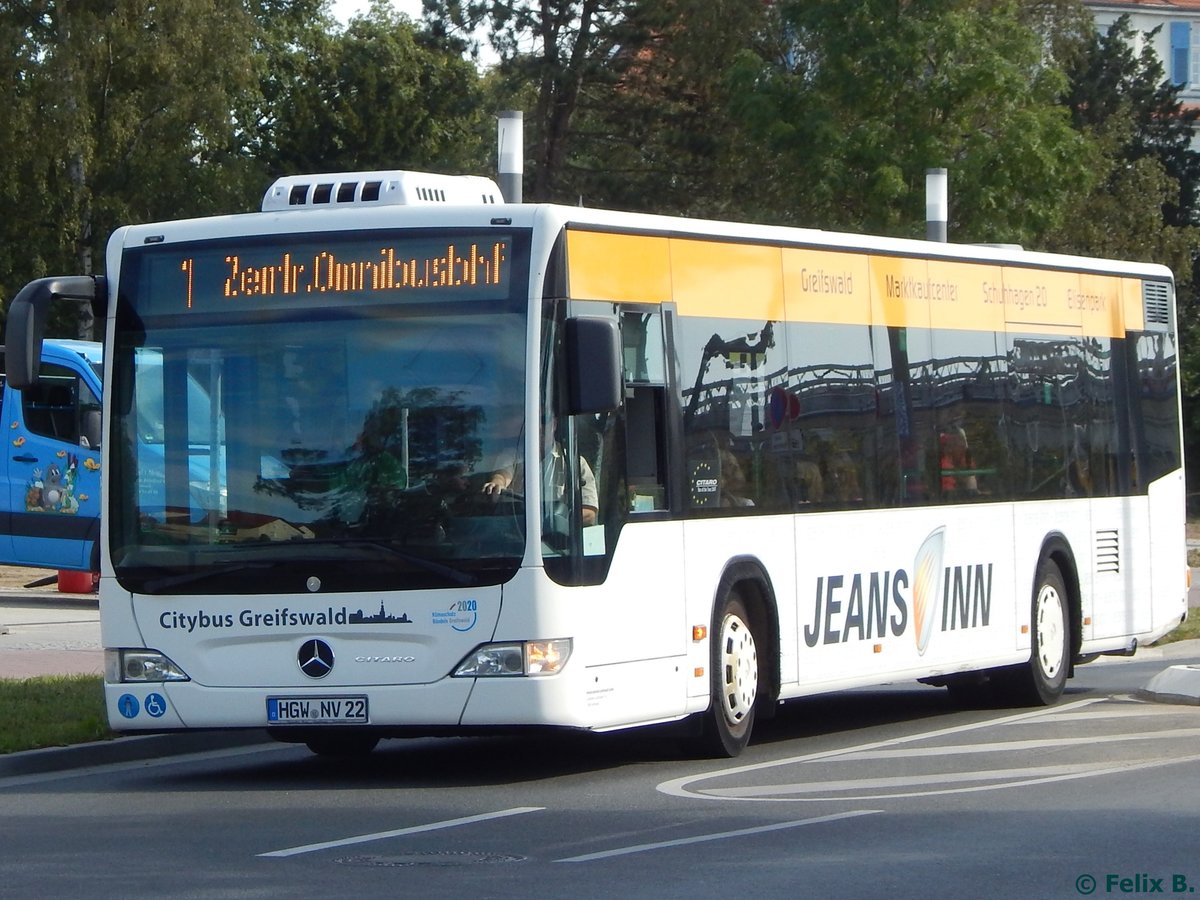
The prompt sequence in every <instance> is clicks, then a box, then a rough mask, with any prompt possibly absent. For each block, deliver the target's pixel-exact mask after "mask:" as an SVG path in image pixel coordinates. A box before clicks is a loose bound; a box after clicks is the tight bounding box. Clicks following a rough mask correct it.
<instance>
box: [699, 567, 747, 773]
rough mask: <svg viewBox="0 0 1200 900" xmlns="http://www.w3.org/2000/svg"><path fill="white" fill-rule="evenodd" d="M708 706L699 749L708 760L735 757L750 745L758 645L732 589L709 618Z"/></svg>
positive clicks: (743, 606)
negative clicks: (709, 687)
mask: <svg viewBox="0 0 1200 900" xmlns="http://www.w3.org/2000/svg"><path fill="white" fill-rule="evenodd" d="M711 647H712V653H711V657H710V665H711V672H712V675H711V680H710V684H711V690H712V702H711V705H710V706H709V709H708V714H707V719H706V720H705V723H704V732H703V738H702V749H703V751H704V752H705V754H706V755H709V756H726V757H733V756H737V755H738V754H739V753H741V752H742V751H743V750H745V749H746V745H747V744H748V743H750V733H751V732H752V731H753V730H754V703H755V701H756V700H757V699H758V681H759V677H760V671H759V662H758V641H757V639H756V637H755V634H754V628H753V625H752V622H751V619H750V616H749V614H748V613H747V612H746V606H745V604H744V603H743V602H742V599H741V597H740V596H739V594H738V590H737V588H736V587H735V588H732V589H731V590H730V591H729V593H728V594H727V595H726V597H725V600H724V601H723V602H722V603H721V605H720V607H719V608H718V609H717V613H716V615H715V616H714V617H713V636H712V641H711Z"/></svg>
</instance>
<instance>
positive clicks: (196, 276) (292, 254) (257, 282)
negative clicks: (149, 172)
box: [137, 233, 512, 315]
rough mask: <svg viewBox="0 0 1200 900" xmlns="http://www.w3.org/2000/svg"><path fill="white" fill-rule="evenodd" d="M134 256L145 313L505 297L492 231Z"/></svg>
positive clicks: (504, 242) (505, 277)
mask: <svg viewBox="0 0 1200 900" xmlns="http://www.w3.org/2000/svg"><path fill="white" fill-rule="evenodd" d="M141 252H142V253H144V256H143V261H142V266H141V271H140V273H139V274H140V281H141V284H140V285H139V288H138V290H137V306H138V309H139V311H140V312H141V314H142V315H164V314H187V313H218V312H222V313H224V312H245V311H252V310H267V309H271V310H276V309H296V308H306V307H313V306H327V305H329V304H330V303H338V302H343V301H344V302H346V303H355V304H364V305H371V304H388V303H396V302H404V301H408V300H416V299H421V300H432V299H436V298H442V297H445V298H447V299H455V300H472V299H494V298H497V297H505V296H508V292H509V281H510V278H511V263H512V239H511V236H508V235H501V234H496V233H488V234H455V235H453V236H444V235H442V236H437V237H428V236H422V237H419V238H415V239H414V238H410V237H391V238H389V237H383V238H369V239H364V238H362V237H361V235H359V236H355V237H354V238H352V239H349V240H347V239H343V238H339V237H338V236H337V235H326V236H322V238H320V239H318V240H313V239H312V238H311V237H310V236H307V235H301V236H292V237H284V238H281V239H277V240H272V241H269V242H263V241H261V240H251V239H243V240H240V241H236V242H229V243H225V242H206V243H203V244H191V245H181V246H180V247H172V246H170V245H167V246H163V247H161V248H159V247H156V248H146V249H145V250H144V251H141Z"/></svg>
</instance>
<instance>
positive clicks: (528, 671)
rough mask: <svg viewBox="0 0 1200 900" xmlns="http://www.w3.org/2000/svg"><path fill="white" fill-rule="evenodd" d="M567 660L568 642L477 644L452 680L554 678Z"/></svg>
mask: <svg viewBox="0 0 1200 900" xmlns="http://www.w3.org/2000/svg"><path fill="white" fill-rule="evenodd" d="M570 658H571V639H570V638H559V639H557V640H550V641H524V642H520V641H516V642H512V643H505V644H481V645H480V646H478V647H476V648H475V649H474V650H472V651H471V652H470V653H469V654H468V655H467V657H466V658H465V659H464V660H463V661H462V662H460V663H459V664H458V666H456V667H455V669H454V672H453V677H454V678H492V677H512V676H517V677H520V676H524V675H557V674H558V673H559V672H561V671H562V669H563V667H564V666H565V665H566V664H567V660H568V659H570Z"/></svg>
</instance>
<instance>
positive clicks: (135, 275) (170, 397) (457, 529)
mask: <svg viewBox="0 0 1200 900" xmlns="http://www.w3.org/2000/svg"><path fill="white" fill-rule="evenodd" d="M306 240H309V239H307V238H306ZM461 240H462V239H461V238H460V237H459V236H457V235H450V236H434V237H433V238H432V239H431V236H430V235H428V233H425V234H422V235H420V236H419V239H416V249H415V250H413V249H412V246H411V245H409V244H405V243H404V242H403V241H397V240H396V239H395V238H394V237H392V238H391V239H390V243H389V244H388V245H386V246H385V247H384V250H383V253H384V254H386V253H387V252H388V251H389V249H390V250H396V248H400V249H401V250H407V256H408V258H409V259H410V260H414V261H415V260H416V259H418V258H420V254H425V255H426V258H428V257H429V256H430V255H432V254H434V253H435V252H440V253H442V254H446V248H447V247H450V248H451V249H450V251H449V254H450V255H453V254H454V253H455V252H456V251H455V250H454V249H453V246H454V244H455V242H456V241H461ZM504 241H505V245H504V254H505V256H504V262H505V265H506V267H507V266H510V265H512V264H514V263H515V262H517V261H519V260H520V257H519V255H518V254H517V253H516V252H515V251H514V249H513V244H514V240H513V237H512V236H511V235H506V236H505V237H504ZM299 243H300V242H299V241H295V240H289V239H278V240H276V241H275V242H273V243H271V242H263V241H258V242H257V243H256V244H255V245H254V247H253V248H251V249H247V248H246V247H245V246H238V247H236V248H234V247H231V246H213V245H211V244H205V245H201V246H184V247H181V246H179V245H175V246H168V247H156V248H152V249H149V250H141V249H139V250H138V251H132V252H131V253H130V254H129V255H128V256H127V261H126V266H125V271H123V273H122V280H123V287H128V289H125V290H123V291H122V299H123V300H124V301H125V302H126V305H125V306H123V307H122V308H121V313H120V314H119V316H118V329H117V343H116V347H117V352H116V354H115V358H114V359H113V360H112V362H111V363H110V369H111V375H110V377H111V378H112V380H113V396H114V398H115V403H114V418H113V434H114V435H116V437H117V440H116V441H114V442H113V444H114V447H113V453H114V456H113V459H112V463H111V465H113V466H114V467H117V468H114V470H113V471H114V472H115V473H118V474H117V475H116V476H115V477H117V478H119V479H120V483H122V484H126V485H135V486H136V488H135V489H133V490H125V491H119V492H115V493H114V496H113V500H112V503H111V504H110V512H111V514H112V524H111V527H110V535H111V541H112V547H111V549H112V559H113V563H114V566H115V568H116V571H117V575H118V578H119V579H120V580H121V581H122V583H123V584H125V585H126V586H127V587H129V588H130V589H132V590H138V591H145V592H150V593H154V592H162V593H172V592H177V591H181V590H199V591H203V592H205V593H243V592H252V591H257V590H261V591H287V590H305V589H307V590H372V589H385V588H386V589H395V588H404V587H418V586H442V585H455V584H458V585H463V584H485V583H498V582H500V581H503V580H507V578H509V577H511V576H512V574H513V573H514V572H515V570H516V566H517V564H518V562H519V559H520V557H521V555H522V549H523V546H524V513H523V510H522V508H521V501H520V498H519V497H507V498H499V499H497V498H495V497H493V496H491V495H489V494H486V493H485V492H484V491H483V484H484V482H485V481H486V480H487V479H488V477H489V476H490V475H491V473H492V472H494V471H495V470H496V469H497V468H500V467H505V466H513V465H516V464H517V462H518V461H519V457H520V453H521V446H522V435H523V422H522V408H523V397H524V394H525V388H524V385H525V375H524V370H525V349H524V347H525V332H526V316H525V312H524V309H525V303H524V299H523V296H522V290H521V287H522V286H523V284H525V283H527V282H526V279H525V278H524V277H517V276H516V275H515V274H514V275H509V274H508V273H507V272H506V273H505V279H504V283H502V284H499V283H498V284H495V285H488V286H484V287H481V286H480V285H478V284H472V285H466V286H464V287H463V289H462V290H457V289H456V288H455V287H454V286H453V285H452V284H444V285H443V284H439V285H436V286H434V287H428V286H426V285H421V284H419V283H418V284H415V287H414V289H412V290H409V291H400V290H397V291H394V292H391V293H388V292H385V291H379V292H378V295H375V294H372V292H371V290H370V288H369V286H364V282H363V281H361V280H359V281H357V282H350V283H347V284H345V285H340V286H338V287H337V288H335V289H331V290H329V291H327V292H324V293H322V292H320V291H313V292H308V291H304V290H302V288H303V283H302V282H301V283H299V284H297V285H295V286H296V287H299V288H301V290H298V291H297V292H296V293H295V294H294V295H292V296H289V297H284V298H282V301H281V302H279V303H274V302H273V298H271V297H270V296H269V295H260V296H255V295H254V294H253V293H252V292H251V293H249V294H247V295H246V296H245V297H234V298H232V299H233V300H235V301H240V302H228V301H229V300H230V299H231V298H228V297H225V296H224V295H223V294H222V290H223V289H226V288H227V287H228V284H229V280H230V279H231V278H232V277H233V276H232V274H231V273H232V272H233V271H234V268H233V264H232V263H230V262H229V260H231V259H235V258H236V259H237V260H238V262H237V267H238V270H239V271H241V272H242V273H245V272H246V271H247V270H253V269H255V268H257V269H258V271H259V274H258V275H255V276H252V278H262V277H265V276H264V275H262V272H264V271H265V270H266V267H267V266H268V265H273V264H274V263H273V262H271V261H273V260H280V259H283V258H285V257H287V256H289V255H290V256H291V258H292V259H300V258H303V259H310V260H312V259H315V258H316V257H317V256H318V255H319V254H320V253H327V254H330V255H331V256H333V257H334V258H335V259H337V260H339V261H352V260H354V259H371V258H377V257H378V256H379V254H380V251H379V249H378V248H379V246H381V244H380V239H379V238H374V237H372V238H368V239H363V238H362V236H351V237H350V238H347V239H345V240H342V241H340V242H338V241H333V240H328V239H327V240H324V241H322V243H321V249H314V248H313V247H312V246H306V247H301V246H298V245H299ZM310 243H311V241H310ZM480 243H482V242H481V241H478V240H476V241H475V244H474V245H475V246H478V245H479V244H480ZM495 243H496V241H494V240H492V238H491V237H490V236H489V239H488V244H487V247H488V248H489V251H488V252H493V251H492V250H491V249H490V248H492V247H493V246H494V244H495ZM516 243H517V244H518V245H520V244H524V243H526V242H525V241H523V240H520V239H518V240H517V241H516ZM437 246H440V247H441V248H442V249H441V251H436V250H431V249H426V248H436V247H437ZM476 252H477V254H478V255H480V256H482V251H476ZM493 258H495V257H493ZM180 259H185V260H189V261H191V264H192V266H193V271H192V272H191V273H188V272H186V271H183V270H182V269H181V266H180V262H179V261H180ZM312 265H313V267H314V268H315V267H316V266H317V265H318V263H313V264H312ZM205 267H207V269H208V270H209V271H208V273H207V274H204V273H203V272H202V271H201V270H203V269H204V268H205ZM295 267H297V268H298V266H295ZM517 268H519V269H520V270H521V273H522V276H523V273H524V271H525V268H524V267H523V266H521V267H517ZM176 273H181V274H182V275H184V276H189V277H190V278H191V281H190V285H189V286H190V288H191V290H192V291H193V293H192V298H191V306H190V307H188V306H186V305H179V304H178V302H177V299H176V298H175V297H173V295H172V292H173V291H176V290H178V288H179V279H178V278H176V277H173V276H174V275H175V274H176ZM222 274H224V276H225V278H224V280H222V279H221V278H220V277H219V276H220V275H222ZM280 277H282V276H280ZM288 277H293V276H291V275H289V276H288ZM368 278H369V273H368ZM185 284H186V282H185ZM249 284H250V282H245V283H244V284H243V285H242V287H238V288H235V290H242V289H243V288H244V287H245V286H246V285H249ZM423 287H427V289H425V290H422V288H423ZM201 292H203V293H201ZM310 293H317V294H318V295H319V296H321V297H323V298H324V299H322V300H319V301H314V300H312V298H311V296H310ZM213 294H220V295H221V296H219V297H214V296H212V295H213ZM301 300H302V301H303V302H300V301H301Z"/></svg>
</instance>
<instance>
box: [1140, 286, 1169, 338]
mask: <svg viewBox="0 0 1200 900" xmlns="http://www.w3.org/2000/svg"><path fill="white" fill-rule="evenodd" d="M1142 310H1143V313H1142V314H1143V316H1144V317H1145V321H1146V330H1147V331H1167V330H1168V329H1169V328H1170V327H1171V286H1170V285H1169V284H1167V283H1166V282H1163V281H1143V282H1142Z"/></svg>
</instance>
